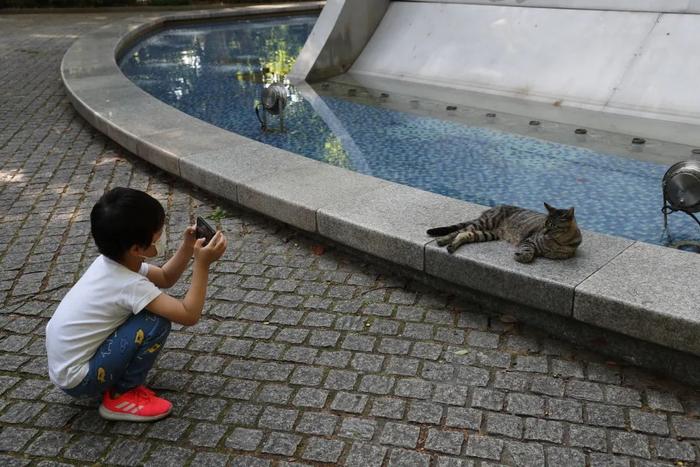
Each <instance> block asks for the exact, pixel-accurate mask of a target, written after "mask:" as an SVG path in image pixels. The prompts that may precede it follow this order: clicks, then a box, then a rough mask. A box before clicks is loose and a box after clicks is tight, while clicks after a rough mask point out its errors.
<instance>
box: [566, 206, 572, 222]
mask: <svg viewBox="0 0 700 467" xmlns="http://www.w3.org/2000/svg"><path fill="white" fill-rule="evenodd" d="M566 217H568V218H569V219H573V218H574V207H573V206H571V207H570V208H569V209H568V210H567V211H566Z"/></svg>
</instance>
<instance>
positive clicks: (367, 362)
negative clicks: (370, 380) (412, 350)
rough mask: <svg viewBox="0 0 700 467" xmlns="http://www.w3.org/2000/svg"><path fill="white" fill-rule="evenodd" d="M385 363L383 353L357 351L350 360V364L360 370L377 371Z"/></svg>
mask: <svg viewBox="0 0 700 467" xmlns="http://www.w3.org/2000/svg"><path fill="white" fill-rule="evenodd" d="M383 363H384V357H383V356H381V355H369V354H364V353H356V354H355V355H354V356H353V358H352V361H351V362H350V366H351V367H352V368H353V369H355V370H358V371H363V372H366V373H376V372H378V371H380V370H381V368H382V364H383ZM414 374H415V373H414Z"/></svg>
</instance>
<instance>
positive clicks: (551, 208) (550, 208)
mask: <svg viewBox="0 0 700 467" xmlns="http://www.w3.org/2000/svg"><path fill="white" fill-rule="evenodd" d="M544 207H545V208H547V211H549V212H554V211H556V208H553V207H552V206H550V205H549V204H547V203H544Z"/></svg>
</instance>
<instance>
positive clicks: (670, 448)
mask: <svg viewBox="0 0 700 467" xmlns="http://www.w3.org/2000/svg"><path fill="white" fill-rule="evenodd" d="M655 443H656V455H657V456H658V457H660V458H662V459H671V460H675V461H683V462H695V459H696V457H695V450H694V449H693V445H692V444H690V443H688V442H685V441H676V440H675V439H667V438H657V439H656V442H655Z"/></svg>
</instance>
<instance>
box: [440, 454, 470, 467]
mask: <svg viewBox="0 0 700 467" xmlns="http://www.w3.org/2000/svg"><path fill="white" fill-rule="evenodd" d="M437 467H474V461H471V460H467V459H458V458H456V457H447V456H438V459H437Z"/></svg>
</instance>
